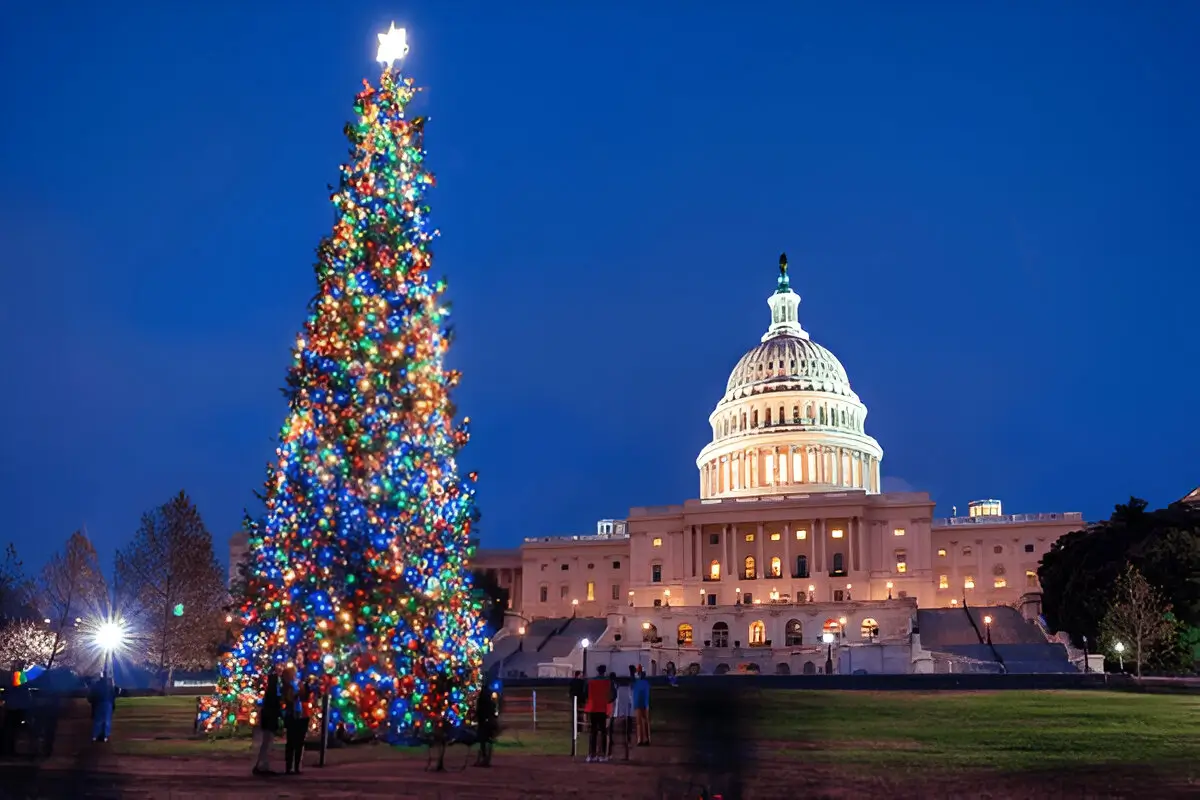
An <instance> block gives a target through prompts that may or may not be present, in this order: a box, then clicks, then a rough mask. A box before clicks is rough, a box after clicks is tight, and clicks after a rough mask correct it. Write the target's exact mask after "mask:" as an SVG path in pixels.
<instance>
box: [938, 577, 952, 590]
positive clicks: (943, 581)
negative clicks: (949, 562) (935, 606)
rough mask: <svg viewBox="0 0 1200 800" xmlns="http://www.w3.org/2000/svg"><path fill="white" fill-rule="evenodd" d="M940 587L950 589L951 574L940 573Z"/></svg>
mask: <svg viewBox="0 0 1200 800" xmlns="http://www.w3.org/2000/svg"><path fill="white" fill-rule="evenodd" d="M938 588H939V589H949V588H950V576H949V575H938Z"/></svg>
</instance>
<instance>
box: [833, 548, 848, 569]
mask: <svg viewBox="0 0 1200 800" xmlns="http://www.w3.org/2000/svg"><path fill="white" fill-rule="evenodd" d="M833 571H834V572H838V573H843V574H844V573H845V572H846V558H845V556H843V555H842V554H841V553H834V554H833Z"/></svg>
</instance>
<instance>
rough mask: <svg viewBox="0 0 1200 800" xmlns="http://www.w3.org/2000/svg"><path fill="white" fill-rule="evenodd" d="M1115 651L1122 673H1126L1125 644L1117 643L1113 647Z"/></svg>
mask: <svg viewBox="0 0 1200 800" xmlns="http://www.w3.org/2000/svg"><path fill="white" fill-rule="evenodd" d="M1113 649H1114V650H1116V651H1117V663H1118V664H1119V665H1120V667H1121V672H1124V671H1125V643H1124V642H1117V643H1116V644H1115V645H1113Z"/></svg>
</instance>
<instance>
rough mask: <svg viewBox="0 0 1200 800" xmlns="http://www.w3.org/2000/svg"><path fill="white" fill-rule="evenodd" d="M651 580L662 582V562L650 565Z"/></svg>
mask: <svg viewBox="0 0 1200 800" xmlns="http://www.w3.org/2000/svg"><path fill="white" fill-rule="evenodd" d="M650 582H651V583H662V564H653V565H651V567H650Z"/></svg>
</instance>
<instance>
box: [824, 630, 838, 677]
mask: <svg viewBox="0 0 1200 800" xmlns="http://www.w3.org/2000/svg"><path fill="white" fill-rule="evenodd" d="M835 639H837V636H835V635H834V634H833V633H831V632H830V631H826V632H825V633H823V634H821V641H823V642H824V643H825V646H826V648H827V649H826V651H825V674H826V675H832V674H833V642H834V640H835Z"/></svg>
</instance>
